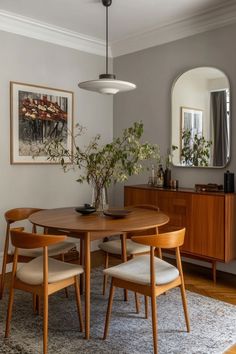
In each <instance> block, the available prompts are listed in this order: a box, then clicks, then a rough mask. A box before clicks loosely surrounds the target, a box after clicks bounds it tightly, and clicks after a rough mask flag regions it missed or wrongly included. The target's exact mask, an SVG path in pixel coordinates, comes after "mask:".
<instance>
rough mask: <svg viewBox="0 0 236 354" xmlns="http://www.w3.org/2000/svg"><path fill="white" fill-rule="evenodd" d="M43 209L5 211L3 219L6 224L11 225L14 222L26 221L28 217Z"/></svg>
mask: <svg viewBox="0 0 236 354" xmlns="http://www.w3.org/2000/svg"><path fill="white" fill-rule="evenodd" d="M41 210H43V209H39V208H14V209H10V210H8V211H6V213H5V219H6V222H7V223H8V224H12V223H14V222H16V221H21V220H26V219H28V218H29V216H30V215H31V214H33V213H36V212H37V211H41Z"/></svg>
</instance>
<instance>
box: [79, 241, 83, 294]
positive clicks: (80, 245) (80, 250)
mask: <svg viewBox="0 0 236 354" xmlns="http://www.w3.org/2000/svg"><path fill="white" fill-rule="evenodd" d="M79 247H80V249H79V264H80V265H84V245H83V240H82V238H81V239H80V242H79ZM79 287H80V295H83V292H84V273H82V274H80V281H79Z"/></svg>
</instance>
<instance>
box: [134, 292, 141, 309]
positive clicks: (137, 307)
mask: <svg viewBox="0 0 236 354" xmlns="http://www.w3.org/2000/svg"><path fill="white" fill-rule="evenodd" d="M134 295H135V306H136V313H139V312H140V306H139V305H140V304H139V296H138V293H136V292H135V293H134Z"/></svg>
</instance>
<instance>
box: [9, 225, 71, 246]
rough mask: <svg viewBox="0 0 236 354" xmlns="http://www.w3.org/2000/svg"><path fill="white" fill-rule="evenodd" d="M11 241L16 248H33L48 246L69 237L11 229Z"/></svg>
mask: <svg viewBox="0 0 236 354" xmlns="http://www.w3.org/2000/svg"><path fill="white" fill-rule="evenodd" d="M10 233H11V242H12V244H13V246H15V247H16V248H23V249H33V248H41V247H47V246H50V245H54V244H56V243H60V242H63V241H65V240H66V239H67V236H65V235H60V236H58V235H39V234H35V233H29V232H24V231H21V230H19V229H11V231H10Z"/></svg>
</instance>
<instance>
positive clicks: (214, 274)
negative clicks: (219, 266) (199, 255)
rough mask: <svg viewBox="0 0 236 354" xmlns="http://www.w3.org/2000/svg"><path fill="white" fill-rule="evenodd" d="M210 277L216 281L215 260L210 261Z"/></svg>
mask: <svg viewBox="0 0 236 354" xmlns="http://www.w3.org/2000/svg"><path fill="white" fill-rule="evenodd" d="M212 277H213V282H214V283H216V261H212Z"/></svg>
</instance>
